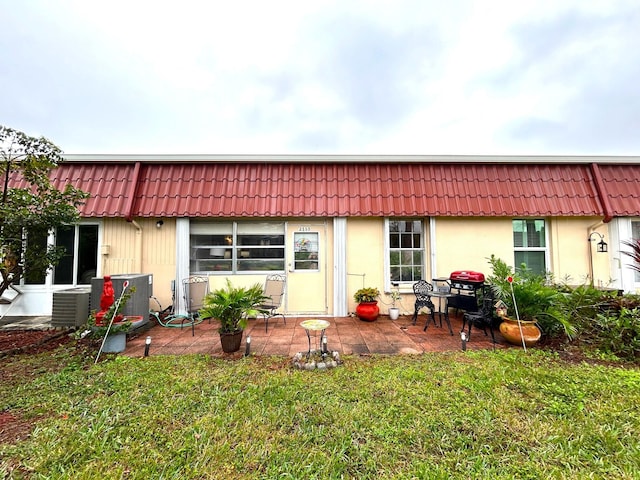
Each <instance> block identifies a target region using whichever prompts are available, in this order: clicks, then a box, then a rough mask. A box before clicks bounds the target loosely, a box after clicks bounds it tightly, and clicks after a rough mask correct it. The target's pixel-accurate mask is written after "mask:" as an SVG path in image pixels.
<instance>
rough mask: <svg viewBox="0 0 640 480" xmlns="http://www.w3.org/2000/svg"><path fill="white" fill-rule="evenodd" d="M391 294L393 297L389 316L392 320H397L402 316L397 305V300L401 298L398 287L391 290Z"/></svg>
mask: <svg viewBox="0 0 640 480" xmlns="http://www.w3.org/2000/svg"><path fill="white" fill-rule="evenodd" d="M389 296H390V297H391V302H392V304H391V306H390V307H389V318H390V319H391V320H397V319H398V317H399V316H400V309H399V308H398V307H396V302H397V301H398V300H400V292H399V291H398V290H396V289H393V290H391V292H389Z"/></svg>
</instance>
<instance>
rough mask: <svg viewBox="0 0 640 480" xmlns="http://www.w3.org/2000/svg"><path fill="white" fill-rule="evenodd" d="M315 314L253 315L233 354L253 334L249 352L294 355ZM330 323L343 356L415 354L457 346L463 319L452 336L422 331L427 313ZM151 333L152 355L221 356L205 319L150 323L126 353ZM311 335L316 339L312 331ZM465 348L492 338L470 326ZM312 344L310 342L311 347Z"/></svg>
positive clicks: (434, 329)
mask: <svg viewBox="0 0 640 480" xmlns="http://www.w3.org/2000/svg"><path fill="white" fill-rule="evenodd" d="M309 318H313V317H287V320H286V325H285V323H284V322H283V321H282V317H277V318H275V319H272V320H271V321H269V330H268V331H267V332H265V323H264V321H263V320H262V319H260V320H251V321H250V322H249V326H248V327H247V329H246V330H245V333H244V336H243V340H242V346H241V348H240V352H238V353H236V356H237V355H242V354H243V353H244V351H245V345H246V343H245V342H246V338H247V336H250V337H251V342H250V343H251V354H252V355H284V356H291V357H292V356H293V355H295V354H296V353H297V352H306V351H307V349H308V340H307V334H306V332H305V330H304V329H303V328H302V327H301V326H300V322H302V321H303V320H306V319H309ZM323 319H324V320H328V321H329V323H330V326H329V327H328V328H327V330H326V335H327V347H328V349H329V350H331V351H338V352H340V354H342V355H367V354H387V355H399V354H419V353H423V352H437V351H453V350H460V349H461V348H462V343H461V340H460V334H459V332H460V329H461V327H462V318H461V317H460V316H458V317H454V316H452V317H451V326H452V328H453V333H454V334H453V336H452V335H451V334H450V333H449V329H448V328H447V326H446V323H445V324H444V325H443V327H440V326H439V323H438V325H433V324H430V325H429V328H428V329H427V331H426V332H425V331H423V328H424V325H425V322H426V320H427V316H426V315H420V316H419V317H418V321H417V324H416V325H412V324H411V317H409V316H401V317H400V318H399V319H398V320H395V321H392V320H390V319H389V317H388V316H380V317H379V318H378V319H377V320H376V321H375V322H364V321H362V320H359V319H358V318H355V317H332V318H323ZM147 335H148V336H150V337H151V346H150V349H149V354H150V355H180V354H187V353H203V354H209V355H214V356H224V355H225V354H224V353H223V352H222V347H221V346H220V338H219V335H218V323H217V321H215V320H213V321H212V322H211V323H209V322H208V321H204V322H203V323H201V324H199V325H197V326H196V327H195V335H192V332H191V328H190V327H185V328H184V329H180V328H165V327H162V326H159V325H156V326H154V327H152V328H151V329H150V330H148V331H147V332H144V333H142V334H140V335H138V336H136V337H134V338H130V339H129V340H128V341H127V349H126V351H125V352H124V354H125V355H129V356H133V357H138V356H142V355H143V354H144V348H145V339H146V337H147ZM495 336H496V341H497V344H496V345H495V348H505V346H506V344H505V341H504V339H503V338H502V336H501V335H500V333H499V332H497V331H496V332H495ZM312 340H316V337H314V336H313V332H312ZM466 347H467V349H469V350H472V349H491V348H494V346H493V344H492V343H491V337H490V336H489V335H488V336H485V335H484V333H483V332H482V330H478V329H476V328H474V329H472V331H471V341H470V342H468V343H467V345H466ZM312 348H314V347H312Z"/></svg>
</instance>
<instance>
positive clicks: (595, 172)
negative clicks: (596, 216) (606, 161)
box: [587, 163, 613, 286]
mask: <svg viewBox="0 0 640 480" xmlns="http://www.w3.org/2000/svg"><path fill="white" fill-rule="evenodd" d="M590 167H591V176H592V177H593V182H594V184H595V186H596V193H597V194H598V200H599V201H600V205H601V206H602V211H603V212H604V218H603V219H602V220H600V221H599V222H597V223H594V224H593V225H590V226H589V227H588V228H587V241H588V242H589V280H590V282H591V286H593V282H594V271H593V248H592V243H591V234H592V233H593V232H594V231H595V230H596V229H597V228H598V227H600V226H602V225H604V224H606V223H609V222H610V221H611V220H613V209H612V208H611V204H610V203H609V196H608V195H607V189H606V187H605V184H604V180H603V179H602V173H601V172H600V167H599V166H598V164H597V163H592V164H590Z"/></svg>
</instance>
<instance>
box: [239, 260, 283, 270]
mask: <svg viewBox="0 0 640 480" xmlns="http://www.w3.org/2000/svg"><path fill="white" fill-rule="evenodd" d="M269 270H284V260H277V259H276V260H261V259H249V260H244V259H239V260H238V271H242V272H246V271H269Z"/></svg>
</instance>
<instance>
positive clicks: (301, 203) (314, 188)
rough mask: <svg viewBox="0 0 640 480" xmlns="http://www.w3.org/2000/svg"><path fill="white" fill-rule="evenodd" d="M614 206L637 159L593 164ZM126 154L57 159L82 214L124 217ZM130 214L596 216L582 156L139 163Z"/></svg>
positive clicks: (61, 180)
mask: <svg viewBox="0 0 640 480" xmlns="http://www.w3.org/2000/svg"><path fill="white" fill-rule="evenodd" d="M601 170H602V172H603V174H602V175H603V178H604V182H605V183H606V186H607V189H608V190H609V191H610V197H611V203H612V205H613V206H614V211H615V214H616V215H639V214H640V212H639V210H640V202H639V201H638V200H639V199H640V180H639V178H640V165H606V166H601ZM133 171H134V163H128V164H127V163H124V162H116V163H104V162H103V163H98V162H96V163H92V162H87V163H81V162H70V163H63V164H62V165H60V167H58V168H57V169H56V170H54V172H53V173H52V175H53V178H54V183H55V184H56V185H57V186H60V187H61V186H63V185H64V184H66V183H71V184H72V185H74V186H76V187H79V188H81V189H83V190H85V191H89V192H91V198H90V199H89V200H88V201H87V202H86V204H85V206H84V207H83V208H82V209H81V214H82V216H84V217H124V216H126V215H127V213H128V212H127V211H126V208H127V205H128V200H129V196H130V195H132V194H133V192H134V185H133V178H132V173H133ZM132 208H133V211H132V214H133V216H134V217H247V216H248V217H335V216H601V215H603V209H602V207H601V205H600V202H599V199H598V197H597V190H596V188H595V184H594V181H593V178H592V175H591V173H590V168H589V165H588V164H578V163H569V164H549V165H547V164H526V163H521V164H517V163H509V164H489V163H487V164H480V163H467V164H464V163H440V164H438V163H415V162H414V163H328V162H325V163H317V164H313V163H309V162H301V163H275V162H265V163H221V162H217V163H204V162H201V163H142V164H141V170H140V174H139V179H138V185H137V189H135V199H134V202H133V207H132Z"/></svg>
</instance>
